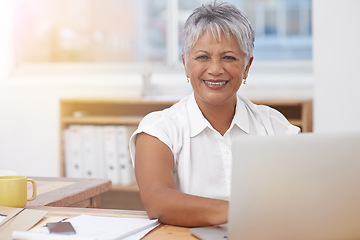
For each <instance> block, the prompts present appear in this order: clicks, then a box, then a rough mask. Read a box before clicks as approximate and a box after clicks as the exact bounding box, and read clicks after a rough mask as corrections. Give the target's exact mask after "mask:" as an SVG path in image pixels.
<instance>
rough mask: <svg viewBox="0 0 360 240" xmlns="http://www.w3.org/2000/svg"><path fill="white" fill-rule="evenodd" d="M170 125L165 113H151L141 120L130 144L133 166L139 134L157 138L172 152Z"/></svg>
mask: <svg viewBox="0 0 360 240" xmlns="http://www.w3.org/2000/svg"><path fill="white" fill-rule="evenodd" d="M168 125H169V122H168V121H166V118H165V117H164V115H163V112H152V113H149V114H148V115H146V116H145V117H144V118H143V119H142V120H141V122H140V124H139V126H138V128H137V129H136V130H135V132H134V133H133V134H132V135H131V137H130V142H129V150H130V157H131V161H132V163H133V165H134V162H135V151H136V144H135V143H136V137H137V135H138V134H139V133H142V132H144V133H146V134H149V135H150V136H153V137H156V138H157V139H159V140H160V141H161V142H163V143H164V144H166V145H167V146H168V147H169V148H170V149H171V150H172V148H173V146H172V143H171V136H170V134H171V131H169V126H168Z"/></svg>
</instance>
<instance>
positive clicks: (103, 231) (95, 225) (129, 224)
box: [12, 215, 159, 240]
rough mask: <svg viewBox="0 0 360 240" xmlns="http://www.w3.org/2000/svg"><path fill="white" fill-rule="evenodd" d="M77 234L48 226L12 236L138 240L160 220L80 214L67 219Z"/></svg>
mask: <svg viewBox="0 0 360 240" xmlns="http://www.w3.org/2000/svg"><path fill="white" fill-rule="evenodd" d="M67 222H70V223H71V224H72V226H73V227H74V229H75V231H76V234H71V235H64V234H54V233H50V232H49V229H48V228H47V227H42V228H38V229H33V230H30V231H14V232H13V234H12V237H13V238H14V239H18V240H21V239H23V240H35V239H36V240H42V239H44V240H56V239H59V240H60V239H62V240H85V239H86V240H117V239H125V240H138V239H141V238H142V237H144V236H145V235H146V234H147V233H148V232H150V231H151V230H152V229H154V228H155V227H156V226H158V225H159V222H158V220H149V219H146V218H121V217H103V216H90V215H80V216H78V217H74V218H71V219H69V220H67Z"/></svg>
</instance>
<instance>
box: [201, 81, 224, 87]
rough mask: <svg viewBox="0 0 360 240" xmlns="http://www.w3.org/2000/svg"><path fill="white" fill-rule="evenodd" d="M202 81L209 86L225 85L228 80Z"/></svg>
mask: <svg viewBox="0 0 360 240" xmlns="http://www.w3.org/2000/svg"><path fill="white" fill-rule="evenodd" d="M204 82H205V83H206V84H208V85H210V86H223V85H225V84H226V83H228V82H229V81H216V82H214V81H206V80H204Z"/></svg>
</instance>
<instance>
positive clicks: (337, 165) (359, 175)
mask: <svg viewBox="0 0 360 240" xmlns="http://www.w3.org/2000/svg"><path fill="white" fill-rule="evenodd" d="M233 159H234V160H233V171H232V176H233V177H232V194H231V198H230V209H229V223H228V226H227V231H228V232H227V233H224V232H226V228H223V230H224V229H225V231H223V233H222V235H221V234H220V233H219V232H217V234H218V238H217V239H225V237H226V238H227V239H230V240H233V239H237V240H241V239H245V240H289V239H291V240H305V239H306V240H313V239H314V240H315V239H316V240H330V239H360V227H359V226H360V225H359V224H360V133H359V132H357V133H331V134H330V133H326V134H325V133H323V134H314V133H304V134H299V135H293V136H273V137H248V138H242V139H237V140H235V141H234V142H233ZM191 231H192V232H193V233H194V234H195V235H196V236H198V237H200V238H201V239H214V238H211V234H210V235H208V236H209V237H207V236H206V234H207V233H209V231H206V229H200V228H198V229H192V230H191Z"/></svg>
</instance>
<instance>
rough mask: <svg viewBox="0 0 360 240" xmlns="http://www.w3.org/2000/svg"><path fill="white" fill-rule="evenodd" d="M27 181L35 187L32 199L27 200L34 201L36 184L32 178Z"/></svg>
mask: <svg viewBox="0 0 360 240" xmlns="http://www.w3.org/2000/svg"><path fill="white" fill-rule="evenodd" d="M26 181H28V182H31V183H32V186H33V194H32V197H31V198H30V199H27V200H28V201H32V200H34V199H35V198H36V192H37V191H36V182H35V181H34V180H32V179H30V178H28V179H26Z"/></svg>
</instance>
